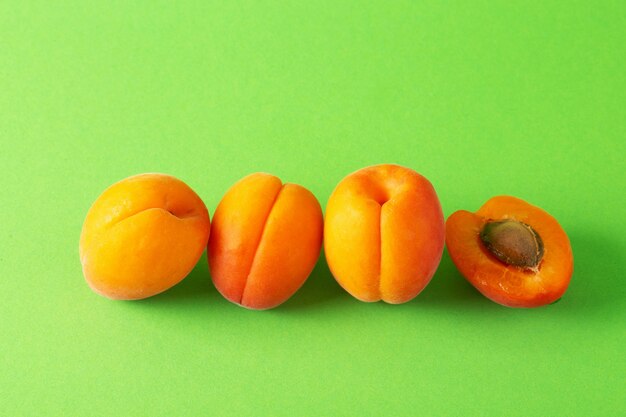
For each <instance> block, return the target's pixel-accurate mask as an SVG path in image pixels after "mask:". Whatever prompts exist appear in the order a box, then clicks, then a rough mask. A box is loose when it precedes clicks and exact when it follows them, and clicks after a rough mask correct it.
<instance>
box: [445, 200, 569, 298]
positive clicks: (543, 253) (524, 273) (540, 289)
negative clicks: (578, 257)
mask: <svg viewBox="0 0 626 417" xmlns="http://www.w3.org/2000/svg"><path fill="white" fill-rule="evenodd" d="M446 245H447V247H448V252H449V253H450V257H451V258H452V261H453V262H454V264H455V265H456V267H457V268H458V270H459V271H460V272H461V274H462V275H463V276H464V277H465V278H466V279H467V280H468V281H469V282H470V283H471V284H472V285H473V286H474V287H476V289H477V290H478V291H480V292H481V293H482V294H483V295H484V296H485V297H487V298H489V299H491V300H493V301H495V302H496V303H499V304H502V305H505V306H508V307H538V306H542V305H545V304H550V303H552V302H554V301H556V300H558V299H559V298H560V297H561V296H562V295H563V294H564V293H565V290H566V289H567V287H568V285H569V283H570V280H571V277H572V272H573V268H574V261H573V255H572V248H571V246H570V242H569V239H568V237H567V234H566V233H565V231H564V230H563V229H562V228H561V226H560V225H559V223H558V222H557V221H556V219H555V218H554V217H552V216H551V215H549V214H548V213H546V212H545V211H544V210H542V209H540V208H539V207H536V206H533V205H531V204H529V203H527V202H525V201H523V200H521V199H519V198H515V197H510V196H498V197H493V198H492V199H490V200H489V201H487V202H486V203H485V204H484V205H483V206H482V207H481V208H480V209H479V210H478V211H477V212H476V213H471V212H468V211H465V210H460V211H457V212H455V213H453V214H452V215H451V216H450V217H448V220H447V221H446Z"/></svg>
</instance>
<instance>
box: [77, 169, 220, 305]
mask: <svg viewBox="0 0 626 417" xmlns="http://www.w3.org/2000/svg"><path fill="white" fill-rule="evenodd" d="M209 231H210V221H209V213H208V211H207V209H206V206H205V205H204V203H203V202H202V200H201V199H200V197H198V195H196V193H195V192H194V191H193V190H192V189H191V188H189V186H187V185H186V184H185V183H184V182H182V181H180V180H178V179H176V178H174V177H171V176H169V175H164V174H141V175H136V176H133V177H130V178H126V179H124V180H122V181H120V182H118V183H116V184H113V185H112V186H110V187H109V188H107V189H106V190H105V191H104V192H103V193H102V194H101V195H100V197H98V199H97V200H96V201H95V202H94V203H93V205H92V206H91V208H90V209H89V212H88V213H87V217H86V218H85V222H84V223H83V228H82V232H81V235H80V261H81V263H82V267H83V274H84V276H85V279H86V280H87V283H88V284H89V286H90V287H91V288H92V289H93V290H94V291H95V292H97V293H99V294H101V295H103V296H105V297H109V298H113V299H120V300H133V299H140V298H146V297H150V296H152V295H155V294H158V293H160V292H162V291H165V290H167V289H168V288H170V287H172V286H173V285H175V284H177V283H178V282H179V281H181V280H182V279H183V278H185V276H187V274H188V273H189V272H190V271H191V270H192V269H193V267H194V266H195V264H196V263H197V262H198V259H199V258H200V256H201V255H202V252H203V251H204V248H205V247H206V243H207V240H208V237H209Z"/></svg>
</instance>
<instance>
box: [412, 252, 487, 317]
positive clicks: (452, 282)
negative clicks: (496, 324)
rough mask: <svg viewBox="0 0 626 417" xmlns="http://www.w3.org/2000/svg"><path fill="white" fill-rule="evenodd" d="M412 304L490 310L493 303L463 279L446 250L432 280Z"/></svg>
mask: <svg viewBox="0 0 626 417" xmlns="http://www.w3.org/2000/svg"><path fill="white" fill-rule="evenodd" d="M411 303H415V304H416V305H421V306H441V307H445V308H450V307H451V306H459V305H463V306H464V307H466V306H473V307H476V308H483V307H485V306H486V307H487V308H488V307H489V303H492V302H491V301H489V300H488V299H486V298H485V297H484V296H483V295H482V294H481V293H480V292H478V290H476V289H475V288H474V287H473V286H472V285H471V284H470V283H469V282H467V281H466V280H465V278H463V276H462V275H461V274H460V273H459V271H458V269H457V268H456V266H455V265H454V263H453V262H452V259H451V258H450V255H449V254H448V251H447V249H446V250H444V253H443V256H442V258H441V262H440V263H439V267H438V268H437V272H435V275H434V276H433V278H432V280H431V281H430V283H429V284H428V286H427V287H426V288H424V290H423V291H422V292H421V293H420V294H419V295H418V296H417V297H416V298H415V299H413V300H412V301H411Z"/></svg>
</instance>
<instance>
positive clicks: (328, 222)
mask: <svg viewBox="0 0 626 417" xmlns="http://www.w3.org/2000/svg"><path fill="white" fill-rule="evenodd" d="M444 238H445V234H444V221H443V213H442V211H441V205H440V204H439V199H438V198H437V194H436V193H435V190H434V188H433V186H432V185H431V183H430V182H429V181H428V180H427V179H426V178H424V177H423V176H421V175H420V174H418V173H417V172H415V171H413V170H411V169H409V168H405V167H401V166H398V165H376V166H372V167H368V168H363V169H361V170H358V171H356V172H354V173H352V174H350V175H348V176H347V177H346V178H344V179H343V180H342V181H341V182H340V183H339V184H338V185H337V187H336V188H335V190H334V191H333V193H332V195H331V196H330V199H329V201H328V205H327V207H326V219H325V224H324V248H325V253H326V260H327V261H328V266H329V268H330V270H331V272H332V274H333V275H334V276H335V279H336V280H337V282H339V284H340V285H341V286H342V287H343V288H344V289H345V290H346V291H348V292H349V293H350V294H352V295H353V296H354V297H356V298H358V299H359V300H362V301H368V302H373V301H379V300H383V301H385V302H387V303H391V304H399V303H404V302H406V301H409V300H411V299H412V298H414V297H415V296H416V295H418V294H419V293H420V292H421V291H422V289H424V287H425V286H426V285H427V284H428V282H429V281H430V280H431V278H432V276H433V274H434V273H435V270H436V269H437V266H438V265H439V261H440V260H441V255H442V252H443V246H444Z"/></svg>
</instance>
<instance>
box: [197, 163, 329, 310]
mask: <svg viewBox="0 0 626 417" xmlns="http://www.w3.org/2000/svg"><path fill="white" fill-rule="evenodd" d="M322 231H323V218H322V209H321V207H320V204H319V203H318V201H317V199H316V198H315V196H313V194H311V192H310V191H308V190H307V189H305V188H303V187H301V186H299V185H296V184H283V183H282V182H281V180H280V179H279V178H277V177H275V176H273V175H269V174H264V173H256V174H252V175H249V176H247V177H245V178H243V179H241V180H240V181H239V182H237V183H236V184H235V185H233V186H232V187H231V188H230V190H228V192H227V193H226V195H224V197H223V199H222V201H221V202H220V203H219V205H218V206H217V209H216V210H215V215H214V217H213V224H212V226H211V238H210V239H209V245H208V251H207V253H208V258H209V265H210V269H211V276H212V278H213V283H214V284H215V287H216V288H217V289H218V291H219V292H220V293H221V294H222V295H223V296H224V297H225V298H226V299H228V300H230V301H232V302H233V303H236V304H239V305H241V306H243V307H246V308H249V309H268V308H273V307H276V306H278V305H279V304H281V303H283V302H284V301H286V300H287V299H288V298H289V297H291V296H292V295H293V294H294V293H295V292H296V291H297V290H298V289H299V288H300V287H301V286H302V284H304V282H305V281H306V279H307V277H308V276H309V274H310V273H311V271H312V270H313V267H314V266H315V263H316V261H317V259H318V257H319V254H320V249H321V246H322Z"/></svg>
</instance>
